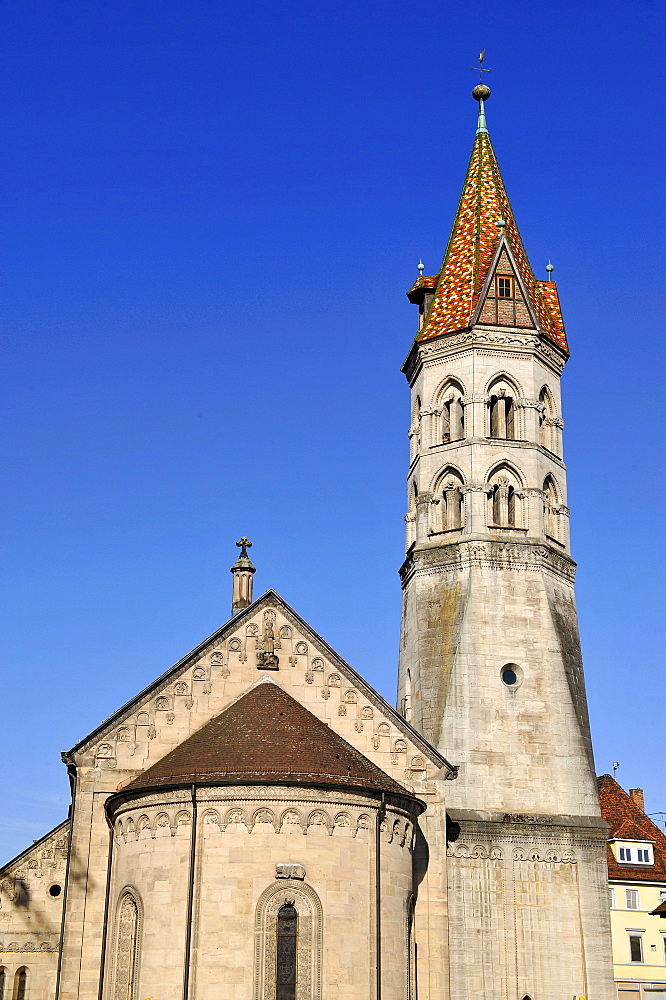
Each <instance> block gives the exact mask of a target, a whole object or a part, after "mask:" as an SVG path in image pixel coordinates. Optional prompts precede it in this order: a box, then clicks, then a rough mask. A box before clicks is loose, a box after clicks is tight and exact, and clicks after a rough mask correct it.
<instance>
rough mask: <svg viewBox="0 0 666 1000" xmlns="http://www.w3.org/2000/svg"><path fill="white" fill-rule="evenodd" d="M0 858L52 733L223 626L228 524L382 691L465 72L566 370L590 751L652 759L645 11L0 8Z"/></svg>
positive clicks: (650, 66) (660, 522)
mask: <svg viewBox="0 0 666 1000" xmlns="http://www.w3.org/2000/svg"><path fill="white" fill-rule="evenodd" d="M3 17H4V27H3V32H2V41H1V42H0V47H1V49H2V52H1V58H0V78H1V82H2V92H3V95H4V96H3V99H2V102H1V105H0V118H1V120H2V141H1V143H0V150H1V161H0V168H1V170H2V200H3V205H2V209H3V216H4V227H3V237H2V272H3V273H2V293H3V294H2V306H1V308H2V320H3V331H4V335H3V351H2V365H1V370H2V393H1V394H0V405H1V407H2V420H1V428H2V458H1V461H2V470H3V479H4V487H3V491H2V497H1V517H2V523H3V525H4V529H5V531H4V547H3V593H2V609H3V612H4V615H3V617H4V621H3V624H2V628H1V629H0V648H1V655H2V662H3V667H4V673H3V711H2V725H1V727H0V743H1V745H0V754H1V757H0V759H1V760H2V787H3V794H2V797H1V800H0V861H2V860H5V859H6V858H8V857H10V856H12V855H13V854H14V853H16V852H18V851H19V850H20V849H22V848H23V847H24V846H26V845H27V844H28V843H30V841H31V839H32V838H36V837H38V836H39V835H41V834H42V833H43V832H44V831H45V830H46V829H48V828H49V827H50V826H52V825H54V824H55V823H56V822H58V821H59V820H60V819H61V818H63V817H64V815H65V812H66V807H67V802H68V791H67V782H66V776H65V769H64V767H63V765H62V764H61V763H60V759H59V758H60V750H61V749H63V748H68V747H70V746H71V745H73V744H74V743H75V742H76V741H78V740H79V739H80V738H81V737H83V736H84V735H85V734H86V733H87V732H88V731H90V730H91V729H92V728H93V727H94V726H95V725H96V724H97V723H98V722H100V721H101V720H102V719H103V718H105V717H106V716H108V715H109V714H110V713H111V712H112V711H113V710H114V709H115V708H117V707H118V706H119V705H120V704H122V703H123V702H124V701H125V700H127V699H128V698H129V697H131V696H132V695H133V694H134V693H135V692H137V691H138V690H140V689H141V688H142V687H143V686H144V685H145V684H146V683H148V682H149V681H150V680H152V679H153V678H154V677H155V676H156V675H158V674H159V673H161V672H162V671H163V670H164V669H165V668H167V667H168V666H169V665H171V664H172V663H174V662H175V661H176V660H178V659H179V658H180V657H181V656H182V655H184V654H185V653H186V652H187V651H188V650H189V649H191V648H192V647H193V646H195V645H196V644H197V643H198V642H199V641H200V640H201V639H202V638H204V637H205V636H206V635H208V634H210V633H211V632H212V631H213V630H214V629H216V628H217V627H218V626H219V625H221V624H222V623H223V622H224V621H225V620H226V619H227V617H228V613H229V599H230V584H231V577H230V574H229V566H230V565H231V563H232V561H233V560H234V558H235V556H236V549H235V546H234V542H235V540H236V539H237V538H238V537H239V536H240V535H241V534H247V535H249V536H250V537H251V538H252V540H253V542H254V548H253V550H252V556H253V559H254V561H255V564H256V566H257V575H256V588H257V590H258V591H259V592H261V591H263V590H264V589H266V588H267V587H269V586H271V587H274V588H275V589H276V590H278V591H279V592H280V593H281V594H282V595H283V597H284V598H285V599H286V600H288V601H289V602H290V603H291V604H293V606H294V607H295V608H296V609H297V610H298V611H299V612H300V614H302V615H303V616H304V617H305V618H306V619H308V620H309V621H310V622H311V623H312V625H313V626H314V627H315V628H316V629H317V630H318V631H320V632H321V633H322V634H323V635H324V636H325V637H326V638H327V640H328V641H329V642H330V643H331V644H332V645H333V646H334V647H335V648H337V649H338V651H339V652H340V653H341V654H342V655H343V656H344V657H346V658H347V659H348V660H349V661H350V662H351V663H352V664H353V665H354V666H355V667H356V668H357V669H358V670H359V671H361V673H363V674H364V675H365V676H366V677H367V678H368V679H369V680H370V681H371V682H372V683H374V684H375V685H376V686H377V687H378V688H379V690H380V691H381V692H382V693H383V694H385V695H386V696H387V697H388V698H389V699H391V700H393V698H394V687H395V673H396V661H397V641H398V627H399V610H400V588H399V583H398V576H397V569H398V566H399V565H400V562H401V559H402V554H403V513H404V493H405V487H404V476H405V473H406V464H407V438H406V431H407V425H408V417H409V403H408V391H407V386H406V383H405V382H404V378H403V376H402V375H401V374H400V372H399V369H400V365H401V362H402V360H403V358H404V356H405V354H406V353H407V350H408V348H409V346H410V343H411V340H412V337H413V334H414V329H415V323H416V317H415V313H414V308H413V307H411V306H410V305H409V303H408V302H407V300H406V298H405V295H404V292H405V289H406V288H407V287H408V286H409V285H410V284H411V282H412V280H413V279H414V277H415V274H416V264H417V262H418V259H419V257H420V256H422V257H423V260H424V261H425V264H426V269H427V271H428V272H433V271H435V270H436V269H437V267H438V265H439V261H440V258H441V255H442V251H443V249H444V245H445V242H446V238H447V235H448V230H449V227H450V224H451V220H452V216H453V213H454V211H455V207H456V203H457V199H458V196H459V192H460V187H461V184H462V180H463V176H464V171H465V168H466V164H467V160H468V156H469V152H470V149H471V145H472V141H473V137H474V125H475V113H476V105H475V103H474V102H473V101H472V99H471V97H470V89H471V87H472V86H473V85H474V83H475V81H476V79H477V78H476V77H475V75H474V74H473V73H471V72H470V67H471V66H472V65H474V64H475V63H476V56H477V54H478V51H479V49H480V48H482V47H486V48H487V50H488V51H487V56H486V65H487V66H490V67H492V72H491V73H490V74H489V76H490V84H491V86H492V88H493V96H492V98H491V100H490V101H489V103H488V108H487V110H488V122H489V127H490V131H491V135H492V138H493V142H494V145H495V149H496V151H497V155H498V158H499V162H500V166H501V169H502V172H503V175H504V179H505V181H506V184H507V187H508V191H509V195H510V197H511V199H512V203H513V207H514V211H515V214H516V218H517V220H518V224H519V226H520V228H521V231H522V235H523V239H524V242H525V245H526V248H527V251H528V253H529V255H530V258H531V260H532V263H533V266H534V269H535V271H536V272H537V274H538V275H539V276H545V272H544V270H543V268H544V265H545V264H546V262H547V260H548V258H549V257H550V258H551V259H552V261H553V263H554V264H555V268H556V269H555V277H556V279H557V280H558V283H559V288H560V294H561V298H562V302H563V307H564V310H565V320H566V324H567V328H568V333H569V339H570V344H571V351H572V358H571V361H570V363H569V365H568V367H567V371H566V375H565V378H564V408H565V413H564V416H565V418H566V428H565V457H566V460H567V463H568V467H569V486H570V505H571V509H572V527H573V551H574V557H575V558H576V559H577V561H578V562H579V565H580V570H579V578H578V601H579V610H580V618H581V631H582V638H583V646H584V655H585V663H586V671H587V682H588V693H589V700H590V706H591V713H592V722H593V736H594V743H595V748H596V756H597V766H598V770H599V771H600V772H603V771H607V770H610V769H611V765H612V762H613V760H619V761H620V762H621V768H620V771H619V773H618V778H619V779H620V780H621V782H622V784H623V785H624V786H625V787H628V786H630V785H642V786H644V787H645V790H646V803H647V807H648V811H650V812H651V811H656V810H660V809H663V810H666V769H665V768H664V763H663V758H664V711H665V697H664V696H665V694H666V682H665V680H664V665H663V650H664V640H665V637H664V633H663V621H664V614H663V606H664V585H663V572H662V567H663V563H664V554H665V552H664V549H665V544H664V531H663V529H664V513H663V508H664V477H663V466H664V460H663V428H664V365H663V336H664V334H663V327H664V324H663V320H662V311H663V310H662V305H661V302H662V296H663V284H662V280H661V279H662V271H663V258H664V199H663V162H664V147H663V129H661V128H659V129H658V128H657V119H658V115H659V103H660V100H661V92H660V86H661V85H660V84H659V80H660V79H661V76H663V70H662V69H661V68H660V67H659V62H660V59H661V58H662V55H663V40H664V31H663V28H664V24H663V20H661V21H660V18H662V17H663V6H662V5H661V4H660V3H658V2H657V0H654V2H653V0H637V2H634V3H631V4H627V3H626V2H622V3H619V2H615V0H604V2H603V3H587V4H586V3H580V2H574V0H561V2H559V3H557V4H555V3H552V4H535V3H533V2H527V0H518V2H514V3H512V4H508V5H507V4H499V3H486V4H483V5H482V6H481V7H479V5H478V4H477V5H473V4H472V5H470V4H469V3H462V2H449V3H440V4H427V5H426V4H423V5H418V4H414V3H406V2H396V0H366V2H365V3H363V4H359V3H350V2H348V0H339V2H335V3H331V2H321V0H320V2H318V3H311V2H307V3H306V2H303V0H300V2H298V0H282V2H280V3H274V2H266V0H263V2H245V3H241V4H237V3H234V4H232V3H228V2H224V0H223V2H220V0H216V2H206V0H202V2H195V3H192V2H188V3H186V2H184V0H160V2H159V3H158V2H156V0H144V2H141V0H140V2H137V0H133V2H132V3H129V2H127V0H117V2H116V3H113V4H97V3H92V4H91V3H89V2H85V3H83V2H69V0H59V2H58V3H56V2H54V0H33V2H31V3H27V4H13V5H9V6H6V8H5V10H4V15H3Z"/></svg>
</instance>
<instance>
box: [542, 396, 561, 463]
mask: <svg viewBox="0 0 666 1000" xmlns="http://www.w3.org/2000/svg"><path fill="white" fill-rule="evenodd" d="M561 428H562V421H561V420H559V419H558V417H557V414H556V412H555V403H554V401H553V397H552V395H551V393H550V390H549V389H548V387H547V386H545V385H544V387H543V389H542V390H541V392H540V393H539V444H540V445H541V447H542V448H546V449H547V450H548V451H550V452H552V454H553V455H557V456H558V457H559V456H560V455H561V454H562V445H561V440H560V436H561Z"/></svg>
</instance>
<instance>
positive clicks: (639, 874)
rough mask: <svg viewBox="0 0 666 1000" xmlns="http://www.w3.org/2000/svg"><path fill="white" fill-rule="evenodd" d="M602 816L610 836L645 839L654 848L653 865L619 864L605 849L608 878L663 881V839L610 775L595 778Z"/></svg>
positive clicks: (665, 840) (665, 861)
mask: <svg viewBox="0 0 666 1000" xmlns="http://www.w3.org/2000/svg"><path fill="white" fill-rule="evenodd" d="M597 784H598V786H599V798H600V800H601V815H602V816H603V818H604V819H605V820H606V822H607V823H608V825H609V826H610V837H611V839H612V838H614V837H618V838H619V839H620V840H647V841H650V842H652V844H653V845H654V847H653V851H654V864H653V865H621V864H619V863H618V862H617V861H616V860H615V855H614V854H613V851H612V850H611V847H610V845H609V846H608V877H609V878H617V879H622V880H624V881H636V882H666V836H665V835H664V834H663V833H662V831H661V830H660V829H659V827H658V826H657V825H656V824H655V823H653V822H652V820H651V819H650V817H649V816H646V815H645V813H644V812H643V810H642V809H640V808H639V807H638V806H637V805H636V803H635V802H634V800H633V799H632V797H631V796H630V795H628V794H627V793H626V792H625V790H624V789H623V788H621V787H620V785H618V783H617V781H615V779H614V778H612V777H611V776H610V774H602V775H601V777H600V778H597Z"/></svg>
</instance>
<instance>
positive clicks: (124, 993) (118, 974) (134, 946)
mask: <svg viewBox="0 0 666 1000" xmlns="http://www.w3.org/2000/svg"><path fill="white" fill-rule="evenodd" d="M140 916H141V914H140V910H139V902H138V897H137V896H136V895H135V893H134V891H133V890H131V889H123V891H122V893H121V895H120V900H119V903H118V916H117V922H116V961H115V977H114V988H113V994H112V1000H134V998H135V995H136V988H137V979H138V959H139V935H140Z"/></svg>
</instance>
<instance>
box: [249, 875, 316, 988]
mask: <svg viewBox="0 0 666 1000" xmlns="http://www.w3.org/2000/svg"><path fill="white" fill-rule="evenodd" d="M254 931H255V933H254V941H255V989H254V1000H296V998H297V997H298V998H301V997H307V998H308V1000H321V962H322V909H321V902H320V900H319V897H318V896H317V894H316V892H315V891H314V889H312V888H311V887H310V886H309V885H308V884H307V883H306V882H302V881H300V880H299V881H296V880H295V879H289V880H286V881H283V882H281V883H280V884H275V885H271V886H269V887H268V888H267V889H265V890H264V892H262V894H261V896H260V897H259V900H258V902H257V909H256V912H255V924H254Z"/></svg>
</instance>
